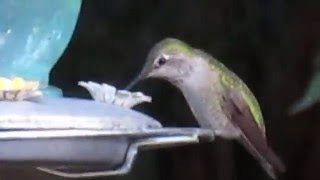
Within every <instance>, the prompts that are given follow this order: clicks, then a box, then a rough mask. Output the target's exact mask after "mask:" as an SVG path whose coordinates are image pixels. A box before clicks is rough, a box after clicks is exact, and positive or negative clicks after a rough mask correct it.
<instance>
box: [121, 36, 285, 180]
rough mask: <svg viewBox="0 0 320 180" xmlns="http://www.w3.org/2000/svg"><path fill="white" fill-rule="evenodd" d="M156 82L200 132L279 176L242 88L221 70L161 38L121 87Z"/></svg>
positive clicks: (253, 102) (279, 166) (254, 107)
mask: <svg viewBox="0 0 320 180" xmlns="http://www.w3.org/2000/svg"><path fill="white" fill-rule="evenodd" d="M147 78H156V79H162V80H164V81H167V82H169V83H170V84H172V85H173V86H175V87H176V88H178V89H179V90H180V92H182V94H183V96H184V98H185V99H186V101H187V103H188V105H189V107H190V109H191V111H192V113H193V115H194V117H195V119H196V120H197V122H198V124H199V126H200V127H201V128H205V129H209V130H210V131H212V132H213V134H214V135H215V136H218V137H221V138H224V139H227V140H237V141H238V142H239V143H240V144H242V145H243V146H244V147H245V148H246V149H247V151H248V152H249V153H251V154H252V155H253V157H254V158H255V159H256V160H257V161H258V162H259V163H260V164H261V166H262V168H263V169H264V170H265V171H266V173H267V174H268V175H269V176H270V177H271V178H272V179H277V175H278V173H283V172H284V171H285V166H284V164H283V163H282V161H281V159H280V158H279V157H278V156H277V155H276V154H275V152H274V151H273V150H272V149H271V148H270V147H269V145H268V142H267V138H266V130H265V124H264V119H263V116H262V111H261V108H260V106H259V103H258V101H257V99H256V98H255V96H254V95H253V93H252V92H251V90H250V89H249V88H248V86H247V85H246V84H245V83H244V82H243V81H242V80H241V79H240V78H239V77H238V76H237V75H236V74H235V73H234V72H232V71H231V70H230V69H228V68H227V67H226V66H225V65H224V64H222V63H221V62H220V61H218V60H217V59H215V58H214V57H213V56H211V55H210V54H208V53H206V52H205V51H203V50H201V49H198V48H194V47H192V46H191V45H189V44H187V43H186V42H184V41H182V40H179V39H175V38H165V39H163V40H161V41H160V42H158V43H157V44H156V45H154V46H153V47H152V49H151V51H150V52H149V54H148V56H147V59H146V62H145V65H144V67H143V68H142V70H141V72H140V73H139V74H138V76H136V78H135V79H134V80H133V81H132V82H131V83H130V84H129V85H128V86H127V87H126V89H127V90H128V89H131V88H132V87H133V86H134V85H135V84H137V83H138V82H140V81H142V80H144V79H147Z"/></svg>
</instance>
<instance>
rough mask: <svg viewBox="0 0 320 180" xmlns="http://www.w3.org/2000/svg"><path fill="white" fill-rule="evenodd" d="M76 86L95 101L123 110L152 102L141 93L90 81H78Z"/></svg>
mask: <svg viewBox="0 0 320 180" xmlns="http://www.w3.org/2000/svg"><path fill="white" fill-rule="evenodd" d="M78 85H79V86H82V87H84V88H86V89H87V90H88V91H89V93H90V94H91V96H92V98H93V99H94V100H96V101H99V102H104V103H110V104H115V105H118V106H122V107H125V108H132V107H133V106H135V105H137V104H140V103H143V102H151V100H152V99H151V97H150V96H146V95H144V94H143V93H142V92H130V91H126V90H117V89H116V88H115V87H113V86H110V85H108V84H105V83H102V84H98V83H95V82H92V81H89V82H84V81H80V82H79V83H78Z"/></svg>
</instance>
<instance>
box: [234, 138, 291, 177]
mask: <svg viewBox="0 0 320 180" xmlns="http://www.w3.org/2000/svg"><path fill="white" fill-rule="evenodd" d="M239 141H240V143H241V144H242V145H243V146H244V147H245V148H246V149H247V150H248V151H249V152H250V153H251V154H252V155H253V156H254V157H255V158H256V159H257V160H258V161H259V163H260V164H261V166H262V167H263V169H264V170H265V171H266V172H267V173H268V175H269V176H270V177H271V178H272V179H277V174H278V173H283V172H284V171H285V170H286V169H285V166H284V164H283V163H282V161H281V160H280V158H279V157H278V156H277V155H276V154H275V153H274V152H273V151H272V150H271V149H270V148H269V147H264V148H261V147H260V148H259V147H255V146H254V145H253V144H252V143H250V141H248V139H247V138H246V137H245V136H244V135H242V136H241V138H240V139H239ZM258 149H260V150H258Z"/></svg>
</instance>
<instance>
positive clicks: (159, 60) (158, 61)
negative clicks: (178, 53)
mask: <svg viewBox="0 0 320 180" xmlns="http://www.w3.org/2000/svg"><path fill="white" fill-rule="evenodd" d="M166 62H167V59H166V58H165V57H163V56H161V57H159V59H158V60H157V61H156V63H155V65H154V67H155V68H159V67H160V66H162V65H164V64H165V63H166Z"/></svg>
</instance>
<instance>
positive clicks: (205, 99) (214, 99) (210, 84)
mask: <svg viewBox="0 0 320 180" xmlns="http://www.w3.org/2000/svg"><path fill="white" fill-rule="evenodd" d="M193 75H194V76H193V77H192V78H193V79H189V81H185V84H184V85H183V86H181V87H180V89H181V91H182V93H183V95H184V97H185V98H186V100H187V102H188V105H189V107H190V109H191V111H192V113H193V115H194V116H195V118H196V120H197V122H198V123H199V125H200V127H202V128H207V129H212V130H213V131H214V133H215V134H216V135H219V136H222V137H225V138H234V137H237V136H238V135H239V131H238V130H237V128H235V127H234V126H233V124H232V123H231V121H230V120H229V119H228V117H227V115H226V114H225V113H224V111H223V110H222V108H221V105H220V101H221V98H222V94H223V88H222V86H221V83H220V82H219V78H218V76H219V74H218V73H217V72H213V71H209V70H208V71H203V72H201V73H199V72H198V74H193ZM190 82H192V83H190Z"/></svg>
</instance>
